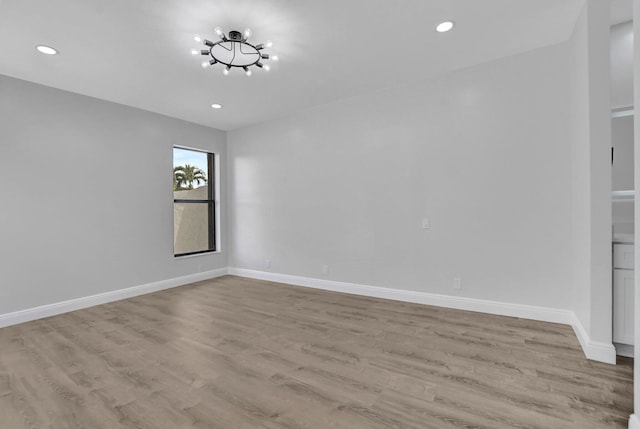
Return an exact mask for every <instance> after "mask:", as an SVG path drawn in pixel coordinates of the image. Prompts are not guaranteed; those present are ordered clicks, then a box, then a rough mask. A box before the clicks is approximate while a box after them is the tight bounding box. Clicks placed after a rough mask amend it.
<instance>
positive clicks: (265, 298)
mask: <svg viewBox="0 0 640 429" xmlns="http://www.w3.org/2000/svg"><path fill="white" fill-rule="evenodd" d="M632 390H633V389H632V361H631V360H628V359H622V360H620V361H619V365H617V366H613V365H606V364H600V363H596V362H591V361H588V360H586V359H585V358H584V356H583V354H582V351H581V350H580V346H579V345H578V341H577V340H576V337H575V336H574V334H573V331H572V329H571V327H569V326H564V325H556V324H550V323H542V322H533V321H528V320H520V319H515V318H508V317H499V316H490V315H483V314H479V313H470V312H463V311H455V310H447V309H441V308H435V307H428V306H421V305H415V304H407V303H400V302H393V301H385V300H380V299H373V298H366V297H357V296H351V295H344V294H338V293H332V292H325V291H318V290H312V289H304V288H297V287H293V286H286V285H280V284H275V283H269V282H262V281H256V280H248V279H242V278H238V277H231V276H227V277H223V278H219V279H216V280H211V281H207V282H200V283H196V284H194V285H190V286H185V287H181V288H176V289H172V290H168V291H164V292H159V293H155V294H151V295H146V296H142V297H138V298H134V299H129V300H126V301H120V302H116V303H111V304H107V305H102V306H99V307H94V308H90V309H86V310H81V311H76V312H74V313H68V314H65V315H61V316H57V317H52V318H48V319H44V320H39V321H35V322H30V323H26V324H22V325H18V326H14V327H9V328H4V329H0V428H2V429H22V428H51V429H66V428H87V429H101V428H104V429H115V428H149V429H164V428H167V429H181V428H210V429H218V428H228V429H242V428H251V429H256V428H288V429H293V428H310V429H323V428H349V429H359V428H365V429H368V428H372V429H376V428H402V429H404V428H416V429H418V428H419V429H426V428H437V429H441V428H443V429H444V428H458V429H459V428H488V429H498V428H540V429H562V428H576V429H586V428H598V429H600V428H626V426H627V423H626V422H627V418H628V416H629V414H630V413H631V411H632Z"/></svg>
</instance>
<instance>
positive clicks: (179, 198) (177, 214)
mask: <svg viewBox="0 0 640 429" xmlns="http://www.w3.org/2000/svg"><path fill="white" fill-rule="evenodd" d="M213 161H214V154H212V153H208V152H203V151H199V150H194V149H185V148H180V147H174V148H173V253H174V255H175V256H185V255H193V254H197V253H204V252H211V251H214V250H216V248H215V247H216V245H215V244H216V236H215V231H216V228H215V183H214V180H213V178H214V177H215V176H214V162H213Z"/></svg>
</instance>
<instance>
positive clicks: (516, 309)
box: [229, 268, 640, 429]
mask: <svg viewBox="0 0 640 429" xmlns="http://www.w3.org/2000/svg"><path fill="white" fill-rule="evenodd" d="M229 274H231V275H236V276H240V277H248V278H253V279H259V280H267V281H272V282H278V283H288V284H292V285H296V286H304V287H310V288H315V289H324V290H330V291H335V292H343V293H350V294H354V295H364V296H371V297H375V298H383V299H392V300H396V301H404V302H412V303H417V304H426V305H433V306H436V307H446V308H453V309H457V310H467V311H477V312H481V313H489V314H496V315H500V316H511V317H519V318H522V319H531V320H540V321H543V322H552V323H561V324H564V325H570V326H572V327H573V330H574V331H575V333H576V336H577V337H578V341H579V342H580V345H581V346H582V350H583V351H584V354H585V356H586V357H587V358H588V359H592V360H596V361H600V362H605V363H610V364H615V363H616V350H615V347H614V346H613V344H606V343H601V342H597V341H592V340H591V339H590V338H589V335H588V334H587V331H586V330H585V329H584V327H583V326H582V323H580V320H579V319H578V318H577V317H576V315H575V313H574V312H573V311H571V310H562V309H556V308H547V307H536V306H531V305H523V304H510V303H506V302H498V301H489V300H482V299H475V298H464V297H457V296H449V295H438V294H432V293H425V292H415V291H408V290H400V289H389V288H384V287H377V286H367V285H359V284H353V283H344V282H336V281H332V280H323V279H314V278H309V277H299V276H291V275H288V274H278V273H271V272H265V271H255V270H247V269H242V268H229ZM638 429H640V428H638Z"/></svg>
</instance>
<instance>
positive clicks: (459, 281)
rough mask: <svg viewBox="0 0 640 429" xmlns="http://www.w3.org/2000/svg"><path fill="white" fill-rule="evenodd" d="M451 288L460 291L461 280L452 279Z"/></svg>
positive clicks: (457, 278)
mask: <svg viewBox="0 0 640 429" xmlns="http://www.w3.org/2000/svg"><path fill="white" fill-rule="evenodd" d="M453 288H454V289H457V290H460V289H462V279H461V278H459V277H456V278H454V279H453Z"/></svg>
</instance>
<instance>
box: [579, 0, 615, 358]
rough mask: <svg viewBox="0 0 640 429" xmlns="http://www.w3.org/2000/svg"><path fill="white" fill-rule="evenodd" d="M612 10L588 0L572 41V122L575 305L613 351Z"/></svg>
mask: <svg viewBox="0 0 640 429" xmlns="http://www.w3.org/2000/svg"><path fill="white" fill-rule="evenodd" d="M609 13H610V8H609V3H608V2H603V1H601V0H588V1H587V2H586V4H585V7H584V9H583V11H582V13H581V15H580V17H579V19H578V22H577V24H576V27H575V30H574V34H573V37H572V39H571V40H570V41H569V46H570V60H571V74H570V77H571V79H570V89H571V94H572V95H571V104H570V111H571V116H570V118H571V120H570V122H569V125H570V129H571V151H572V161H573V162H572V163H571V165H572V170H571V177H572V179H571V181H572V185H571V203H572V224H571V227H572V242H573V249H572V261H573V263H572V265H573V278H574V282H573V287H574V291H573V304H572V307H573V308H574V310H575V312H576V315H577V317H578V319H579V320H580V322H581V323H582V325H583V326H584V328H585V330H586V332H587V334H588V336H589V337H590V339H591V340H593V341H594V342H596V343H598V345H599V346H601V347H602V348H608V349H609V350H611V351H612V346H611V336H612V334H611V329H612V322H611V318H612V308H611V294H612V286H611V282H612V280H611V221H612V219H611V202H610V201H611V112H610V96H611V94H610V76H611V75H610V69H609V58H610V35H609ZM613 357H615V356H613Z"/></svg>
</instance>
